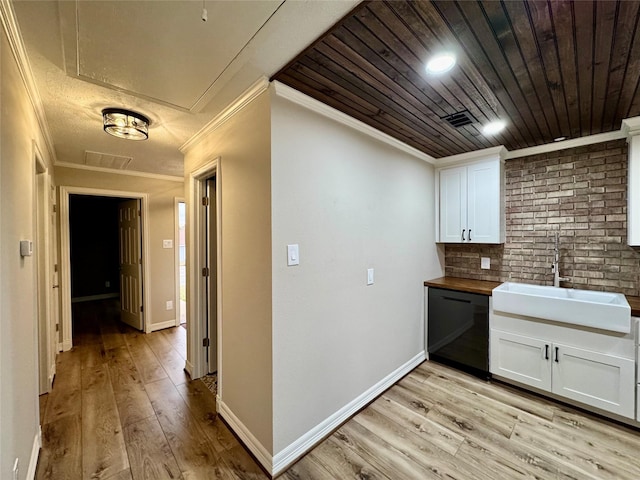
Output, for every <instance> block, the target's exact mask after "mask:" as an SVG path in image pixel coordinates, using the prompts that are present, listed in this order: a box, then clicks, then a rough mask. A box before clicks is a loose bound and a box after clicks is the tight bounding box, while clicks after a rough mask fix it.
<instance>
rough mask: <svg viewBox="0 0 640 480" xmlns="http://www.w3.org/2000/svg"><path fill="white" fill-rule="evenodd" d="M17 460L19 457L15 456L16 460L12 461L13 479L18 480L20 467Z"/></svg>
mask: <svg viewBox="0 0 640 480" xmlns="http://www.w3.org/2000/svg"><path fill="white" fill-rule="evenodd" d="M19 462H20V459H18V458H16V461H15V462H14V463H13V470H12V471H13V480H18V478H19V476H20V475H19V474H20V468H19Z"/></svg>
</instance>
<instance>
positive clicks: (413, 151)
mask: <svg viewBox="0 0 640 480" xmlns="http://www.w3.org/2000/svg"><path fill="white" fill-rule="evenodd" d="M272 83H273V88H274V91H275V93H276V95H277V96H279V97H281V98H284V99H286V100H289V101H291V102H293V103H296V104H298V105H300V106H301V107H305V108H307V109H309V110H311V111H313V112H315V113H318V114H320V115H322V116H324V117H327V118H330V119H332V120H335V121H336V122H338V123H341V124H343V125H346V126H347V127H351V128H353V129H354V130H357V131H359V132H361V133H364V134H365V135H368V136H370V137H372V138H375V139H376V140H379V141H381V142H384V143H386V144H387V145H391V146H392V147H395V148H397V149H398V150H402V151H403V152H405V153H408V154H409V155H412V156H414V157H416V158H418V159H420V160H423V161H425V162H428V163H431V164H433V163H435V158H433V157H432V156H431V155H427V154H426V153H424V152H421V151H420V150H418V149H417V148H413V147H412V146H410V145H407V144H406V143H404V142H401V141H400V140H398V139H396V138H394V137H392V136H391V135H387V134H386V133H383V132H381V131H380V130H377V129H375V128H373V127H371V126H369V125H367V124H366V123H364V122H361V121H360V120H356V119H355V118H353V117H350V116H349V115H346V114H344V113H342V112H340V111H338V110H336V109H335V108H333V107H330V106H329V105H325V104H324V103H322V102H320V101H318V100H316V99H315V98H311V97H310V96H308V95H305V94H304V93H302V92H299V91H298V90H296V89H294V88H291V87H289V86H288V85H285V84H284V83H280V82H278V81H273V82H272Z"/></svg>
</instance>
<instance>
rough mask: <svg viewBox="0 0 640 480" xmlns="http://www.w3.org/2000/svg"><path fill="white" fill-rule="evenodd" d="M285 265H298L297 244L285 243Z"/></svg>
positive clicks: (298, 253)
mask: <svg viewBox="0 0 640 480" xmlns="http://www.w3.org/2000/svg"><path fill="white" fill-rule="evenodd" d="M287 265H288V266H292V265H300V251H299V249H298V244H295V245H287Z"/></svg>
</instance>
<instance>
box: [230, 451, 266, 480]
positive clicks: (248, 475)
mask: <svg viewBox="0 0 640 480" xmlns="http://www.w3.org/2000/svg"><path fill="white" fill-rule="evenodd" d="M220 458H221V460H222V462H223V464H224V465H225V466H226V467H227V468H226V470H225V471H226V472H227V473H228V474H229V475H230V477H231V478H234V479H236V480H267V479H268V478H269V477H268V476H267V475H266V474H265V473H264V472H263V471H262V469H261V468H260V467H259V466H258V464H257V463H256V462H255V460H254V459H253V458H251V455H249V454H248V453H247V451H246V450H245V449H244V447H243V446H242V445H236V446H235V447H233V448H231V449H230V450H226V451H224V452H222V454H221V455H220Z"/></svg>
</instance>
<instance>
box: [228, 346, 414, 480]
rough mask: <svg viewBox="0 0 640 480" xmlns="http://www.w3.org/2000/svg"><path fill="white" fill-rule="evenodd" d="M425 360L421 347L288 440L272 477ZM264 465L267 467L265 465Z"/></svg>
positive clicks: (275, 457) (274, 460)
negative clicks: (403, 361)
mask: <svg viewBox="0 0 640 480" xmlns="http://www.w3.org/2000/svg"><path fill="white" fill-rule="evenodd" d="M424 360H425V352H424V350H423V351H422V352H420V353H418V354H417V355H416V356H415V357H413V358H412V359H410V360H409V361H408V362H406V363H405V364H404V365H401V366H400V367H398V368H397V369H395V370H394V371H393V372H391V373H390V374H389V375H387V376H386V377H384V378H383V379H382V380H380V381H379V382H378V383H376V384H375V385H373V386H372V387H371V388H369V389H368V390H367V391H365V392H364V393H363V394H362V395H359V396H358V397H356V398H354V399H353V400H352V401H351V402H349V403H348V404H347V405H345V406H344V407H342V408H341V409H340V410H338V411H337V412H335V413H334V414H333V415H331V416H330V417H328V418H327V419H325V420H324V421H322V422H320V423H319V424H318V425H316V426H315V427H313V428H312V429H311V430H309V431H308V432H307V433H305V434H304V435H302V436H301V437H300V438H298V439H297V440H295V441H294V442H293V443H291V444H290V445H289V446H288V447H286V448H284V449H283V450H281V451H280V452H278V453H276V454H275V455H274V456H273V470H269V472H270V473H271V474H272V475H273V476H274V477H275V476H277V475H279V474H280V473H282V472H284V471H285V469H286V468H288V467H289V466H290V465H292V464H293V463H294V462H296V461H297V460H298V459H300V457H302V456H303V455H304V454H306V453H307V452H308V451H309V450H311V449H312V448H313V447H315V446H316V445H317V444H319V443H320V442H321V441H322V440H324V439H325V438H326V437H327V436H328V435H330V434H331V433H332V432H333V431H334V430H335V429H336V428H338V427H339V426H340V425H341V424H342V423H344V422H345V421H346V420H348V419H349V418H350V417H352V416H353V415H355V414H356V413H357V412H358V411H359V410H360V409H361V408H363V407H364V406H365V405H367V404H368V403H370V402H371V401H373V400H375V399H376V398H377V397H378V396H380V395H381V394H382V393H384V391H385V390H387V389H388V388H390V387H391V386H392V385H393V384H394V383H396V382H397V381H398V380H400V379H401V378H402V377H404V376H405V375H406V374H407V373H409V372H410V371H411V370H413V369H414V368H416V367H417V366H418V365H420V364H421V363H422V362H423V361H424ZM222 405H224V404H222ZM223 416H224V415H223ZM230 425H231V424H230ZM236 433H237V434H238V435H239V436H240V438H242V435H240V433H239V432H237V431H236ZM247 446H248V447H249V449H250V450H251V451H252V452H253V454H254V455H256V458H258V459H259V457H258V455H257V453H256V452H255V451H253V449H252V448H251V447H250V445H249V443H247ZM265 468H267V467H266V466H265Z"/></svg>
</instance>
